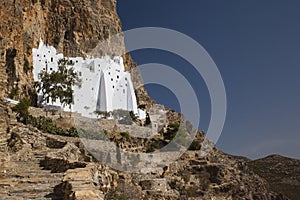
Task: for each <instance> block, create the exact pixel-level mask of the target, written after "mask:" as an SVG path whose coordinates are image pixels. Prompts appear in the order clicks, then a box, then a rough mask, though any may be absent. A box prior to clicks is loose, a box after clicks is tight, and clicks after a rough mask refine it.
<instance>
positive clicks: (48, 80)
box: [35, 59, 81, 109]
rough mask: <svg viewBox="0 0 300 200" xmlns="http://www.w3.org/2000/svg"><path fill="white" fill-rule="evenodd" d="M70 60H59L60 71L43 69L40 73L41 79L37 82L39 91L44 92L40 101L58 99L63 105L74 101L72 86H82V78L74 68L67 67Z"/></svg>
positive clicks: (36, 85)
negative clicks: (49, 71)
mask: <svg viewBox="0 0 300 200" xmlns="http://www.w3.org/2000/svg"><path fill="white" fill-rule="evenodd" d="M67 63H68V60H67V59H61V60H60V61H59V62H58V71H53V72H51V73H48V72H47V71H42V72H41V73H40V74H39V77H40V79H41V81H38V82H35V87H36V89H37V92H41V93H42V98H41V102H40V103H45V102H46V103H48V102H50V101H51V102H52V103H53V102H55V101H56V100H57V99H58V100H59V101H60V103H61V104H62V105H63V106H67V105H68V106H69V108H70V109H71V105H72V103H73V93H74V90H73V89H72V87H73V86H74V85H78V86H80V83H81V80H80V79H79V77H78V74H77V73H76V72H75V71H74V68H72V67H71V68H69V67H67Z"/></svg>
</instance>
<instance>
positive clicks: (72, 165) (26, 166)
mask: <svg viewBox="0 0 300 200" xmlns="http://www.w3.org/2000/svg"><path fill="white" fill-rule="evenodd" d="M0 105H1V117H2V118H1V119H3V120H1V132H0V136H1V140H0V141H1V146H0V147H1V163H0V165H1V171H0V179H1V183H0V186H1V187H0V197H1V199H286V198H285V197H284V196H283V195H277V194H275V193H273V192H271V191H270V190H269V188H268V187H269V186H268V183H267V182H266V181H265V180H264V179H262V178H260V177H259V176H258V175H256V174H255V173H253V172H252V171H251V170H249V168H248V167H247V164H246V163H245V162H244V161H240V160H239V159H236V158H234V157H233V156H230V155H226V154H224V153H222V152H220V151H218V150H217V149H215V148H213V151H211V152H210V153H209V154H208V155H206V156H205V157H199V155H198V153H199V152H198V151H197V150H189V151H186V152H185V153H184V154H183V155H182V156H181V157H180V158H179V159H178V160H177V161H175V162H173V163H171V164H170V165H168V166H161V167H159V166H157V167H156V168H155V170H153V169H151V170H149V171H148V172H147V171H145V170H144V171H142V170H141V171H140V172H136V173H127V172H122V171H117V170H114V169H112V168H109V167H108V166H106V165H104V164H101V163H98V162H96V160H95V159H94V158H93V156H91V155H90V154H89V152H87V151H86V149H85V148H84V146H83V145H82V142H81V140H80V139H79V138H72V137H63V136H57V135H51V134H48V133H43V132H41V131H40V130H38V129H36V128H34V127H32V126H31V125H24V124H21V123H19V122H17V121H16V120H15V115H14V113H12V112H11V110H10V107H9V106H8V105H6V104H5V103H3V102H1V104H0ZM116 134H117V133H116ZM197 138H198V139H197V141H198V142H199V144H200V145H201V141H203V138H204V135H203V133H202V132H199V134H198V136H197ZM120 143H123V144H126V140H123V139H120ZM120 146H122V145H121V144H120ZM123 146H124V147H125V148H126V147H127V145H123ZM111 160H113V158H111Z"/></svg>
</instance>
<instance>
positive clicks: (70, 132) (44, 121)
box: [27, 115, 78, 137]
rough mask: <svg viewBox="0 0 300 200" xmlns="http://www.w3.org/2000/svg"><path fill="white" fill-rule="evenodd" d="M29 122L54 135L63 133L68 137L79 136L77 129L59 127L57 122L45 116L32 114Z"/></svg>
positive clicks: (62, 134)
mask: <svg viewBox="0 0 300 200" xmlns="http://www.w3.org/2000/svg"><path fill="white" fill-rule="evenodd" d="M27 123H28V124H31V125H32V126H34V127H36V128H37V129H39V130H41V131H44V132H47V133H50V134H53V135H61V136H67V137H78V132H77V129H76V128H74V127H72V128H69V129H66V130H65V129H62V128H60V127H57V126H56V124H55V122H54V121H53V120H52V119H51V118H49V117H44V116H39V117H34V116H32V115H30V116H29V117H28V121H27Z"/></svg>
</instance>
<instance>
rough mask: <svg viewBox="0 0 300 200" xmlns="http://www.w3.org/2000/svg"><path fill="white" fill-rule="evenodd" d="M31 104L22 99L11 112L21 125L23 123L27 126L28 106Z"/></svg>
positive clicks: (27, 100)
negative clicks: (14, 113)
mask: <svg viewBox="0 0 300 200" xmlns="http://www.w3.org/2000/svg"><path fill="white" fill-rule="evenodd" d="M30 104H31V101H30V99H27V98H25V99H22V100H21V101H20V102H19V103H18V104H17V105H15V106H14V107H13V108H12V110H13V111H14V112H16V113H17V114H16V117H17V120H18V121H19V122H22V123H25V124H27V123H28V117H29V111H28V109H29V106H30Z"/></svg>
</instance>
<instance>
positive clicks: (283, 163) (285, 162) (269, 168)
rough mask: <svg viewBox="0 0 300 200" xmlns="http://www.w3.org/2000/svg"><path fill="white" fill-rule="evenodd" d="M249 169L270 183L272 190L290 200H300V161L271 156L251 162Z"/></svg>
mask: <svg viewBox="0 0 300 200" xmlns="http://www.w3.org/2000/svg"><path fill="white" fill-rule="evenodd" d="M248 165H249V168H250V169H252V170H253V171H254V172H255V173H257V174H258V175H260V176H261V177H263V178H264V179H266V180H267V181H268V182H269V183H270V189H271V190H273V191H277V192H280V193H282V194H284V195H285V196H287V197H288V198H290V199H293V200H296V199H299V198H300V189H299V188H300V160H296V159H291V158H286V157H283V156H280V155H270V156H267V157H265V158H262V159H258V160H254V161H249V162H248Z"/></svg>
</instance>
